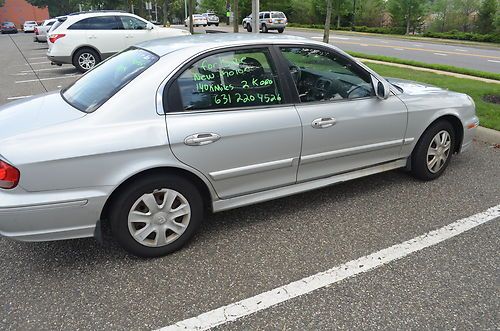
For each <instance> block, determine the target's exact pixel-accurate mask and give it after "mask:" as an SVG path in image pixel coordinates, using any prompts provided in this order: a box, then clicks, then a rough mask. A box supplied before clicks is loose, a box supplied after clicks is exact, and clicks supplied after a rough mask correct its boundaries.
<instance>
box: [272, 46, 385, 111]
mask: <svg viewBox="0 0 500 331" xmlns="http://www.w3.org/2000/svg"><path fill="white" fill-rule="evenodd" d="M274 47H275V48H276V51H277V52H278V54H277V56H279V58H280V61H281V62H282V63H283V67H282V70H283V71H284V74H285V76H286V77H287V80H288V81H289V82H293V77H292V75H291V74H290V70H288V67H287V63H288V61H287V59H286V58H285V56H284V55H283V54H282V52H281V49H283V48H313V49H318V50H322V51H325V52H328V53H331V54H335V55H337V56H338V57H341V58H342V59H344V60H345V61H347V62H349V63H351V64H352V65H353V66H355V67H356V68H357V69H358V70H360V71H362V72H364V73H366V74H367V75H368V76H370V78H371V76H373V74H372V73H371V72H369V71H368V70H366V69H365V68H363V67H362V66H360V65H359V64H358V63H357V62H356V61H352V60H351V59H350V58H348V57H347V56H345V55H343V54H342V53H339V52H337V51H336V50H335V49H332V48H329V47H325V46H323V45H316V44H301V45H297V44H295V45H294V44H279V45H274ZM290 85H291V86H290V87H289V88H290V91H291V93H292V94H293V98H294V100H295V102H294V104H295V105H297V106H300V105H317V104H325V103H337V102H352V101H357V100H367V99H373V98H377V96H376V94H374V95H372V96H369V97H363V98H356V99H338V100H318V101H309V102H302V101H301V100H300V96H299V91H298V90H297V86H295V84H294V83H290ZM370 85H372V88H374V91H375V87H374V86H373V81H372V80H371V79H370Z"/></svg>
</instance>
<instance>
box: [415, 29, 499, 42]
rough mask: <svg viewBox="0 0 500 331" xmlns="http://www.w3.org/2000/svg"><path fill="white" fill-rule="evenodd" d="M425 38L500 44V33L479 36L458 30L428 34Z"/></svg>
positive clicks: (425, 34)
mask: <svg viewBox="0 0 500 331" xmlns="http://www.w3.org/2000/svg"><path fill="white" fill-rule="evenodd" d="M423 36H424V37H430V38H443V39H456V40H470V41H480V42H489V43H500V33H490V34H479V33H471V32H461V31H458V30H451V31H448V32H426V33H424V34H423Z"/></svg>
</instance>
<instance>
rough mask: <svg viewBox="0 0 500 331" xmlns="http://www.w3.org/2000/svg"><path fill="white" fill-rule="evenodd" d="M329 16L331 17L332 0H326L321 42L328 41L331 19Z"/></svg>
mask: <svg viewBox="0 0 500 331" xmlns="http://www.w3.org/2000/svg"><path fill="white" fill-rule="evenodd" d="M331 18H332V0H327V4H326V19H325V31H324V33H323V42H324V43H328V42H329V41H330V20H331Z"/></svg>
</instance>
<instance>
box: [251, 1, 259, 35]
mask: <svg viewBox="0 0 500 331" xmlns="http://www.w3.org/2000/svg"><path fill="white" fill-rule="evenodd" d="M259 11H260V3H259V0H252V32H253V33H259V23H260V22H259Z"/></svg>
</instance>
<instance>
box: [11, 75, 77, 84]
mask: <svg viewBox="0 0 500 331" xmlns="http://www.w3.org/2000/svg"><path fill="white" fill-rule="evenodd" d="M79 76H81V75H73V74H71V76H61V77H50V78H40V79H28V80H18V81H16V82H15V83H16V84H21V83H31V82H38V81H40V80H41V81H45V80H55V79H64V78H73V77H79Z"/></svg>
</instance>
